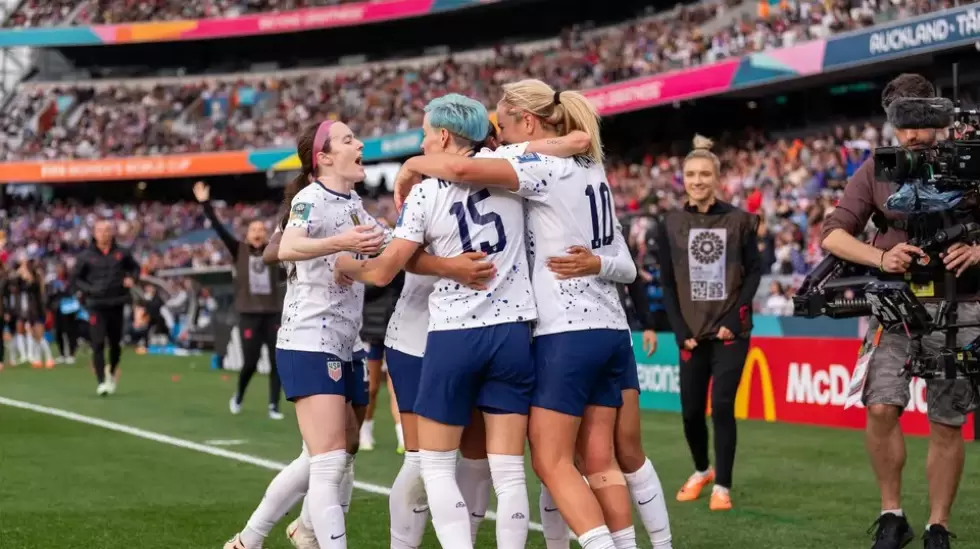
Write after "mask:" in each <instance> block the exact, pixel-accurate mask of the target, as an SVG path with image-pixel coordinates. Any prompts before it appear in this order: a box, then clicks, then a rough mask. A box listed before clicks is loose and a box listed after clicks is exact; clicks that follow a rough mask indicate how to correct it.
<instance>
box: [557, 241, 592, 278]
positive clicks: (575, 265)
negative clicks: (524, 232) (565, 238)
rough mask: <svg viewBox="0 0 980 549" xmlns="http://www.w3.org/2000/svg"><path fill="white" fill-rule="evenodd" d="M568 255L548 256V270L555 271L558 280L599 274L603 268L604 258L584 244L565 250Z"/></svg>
mask: <svg viewBox="0 0 980 549" xmlns="http://www.w3.org/2000/svg"><path fill="white" fill-rule="evenodd" d="M565 251H566V252H568V255H563V256H560V257H549V258H548V262H547V265H548V270H550V271H551V272H553V273H555V277H556V278H557V279H558V280H566V279H569V278H576V277H580V276H589V275H597V274H599V271H600V270H602V259H600V258H599V256H597V255H595V254H593V253H592V252H591V251H590V250H587V249H585V248H584V247H582V246H572V247H571V248H569V249H567V250H565Z"/></svg>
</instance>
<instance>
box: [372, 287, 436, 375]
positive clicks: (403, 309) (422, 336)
mask: <svg viewBox="0 0 980 549" xmlns="http://www.w3.org/2000/svg"><path fill="white" fill-rule="evenodd" d="M438 280H439V277H436V276H422V275H417V274H412V273H405V285H404V286H403V287H402V293H401V295H399V296H398V302H397V303H395V311H394V312H393V313H391V320H390V321H388V329H387V330H385V347H391V348H392V349H394V350H396V351H401V352H403V353H405V354H407V355H412V356H417V357H420V356H423V355H424V354H425V340H426V339H428V337H429V296H430V295H431V294H432V290H433V289H434V288H435V284H436V282H437V281H438Z"/></svg>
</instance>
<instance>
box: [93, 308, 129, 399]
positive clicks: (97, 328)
mask: <svg viewBox="0 0 980 549" xmlns="http://www.w3.org/2000/svg"><path fill="white" fill-rule="evenodd" d="M89 334H90V336H91V344H92V362H93V366H94V367H95V377H96V378H98V380H99V383H102V382H104V381H105V346H106V340H108V341H109V369H110V374H112V375H115V373H116V368H118V367H119V359H120V358H121V357H122V336H123V308H122V306H121V305H120V306H118V307H100V308H92V309H89Z"/></svg>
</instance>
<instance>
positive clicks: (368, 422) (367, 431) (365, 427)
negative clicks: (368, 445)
mask: <svg viewBox="0 0 980 549" xmlns="http://www.w3.org/2000/svg"><path fill="white" fill-rule="evenodd" d="M361 436H362V437H363V436H368V437H370V436H374V420H373V419H365V420H364V423H362V424H361Z"/></svg>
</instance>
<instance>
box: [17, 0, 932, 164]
mask: <svg viewBox="0 0 980 549" xmlns="http://www.w3.org/2000/svg"><path fill="white" fill-rule="evenodd" d="M111 4H112V5H113V6H115V5H117V4H119V5H129V2H112V3H111ZM164 4H168V3H166V2H164ZM27 5H28V6H29V5H31V3H30V2H28V3H27ZM37 5H38V6H42V5H43V6H48V7H44V8H38V10H39V12H38V13H40V12H44V13H48V12H50V11H52V10H53V11H55V12H58V13H60V12H63V11H70V10H71V9H72V8H71V5H72V3H71V2H63V3H62V7H61V8H58V9H55V8H51V7H50V6H49V3H46V2H45V3H38V4H37ZM137 5H138V6H141V5H143V4H137ZM168 5H169V4H168ZM173 5H174V6H179V5H182V4H178V3H173ZM195 5H211V4H210V3H205V4H195ZM221 5H224V4H221ZM249 5H252V4H251V3H249ZM260 5H265V4H260ZM766 5H767V6H768V4H766ZM879 6H880V7H879V8H878V9H879V11H878V12H874V13H872V12H870V11H868V9H853V10H834V11H832V12H825V10H824V8H823V4H822V3H819V2H802V3H800V5H799V9H798V10H795V11H781V10H778V9H775V8H774V9H772V10H770V9H768V8H767V9H766V10H764V12H763V13H760V14H759V16H758V17H757V18H755V19H742V20H735V21H729V19H725V17H726V15H724V13H725V11H726V10H721V12H719V11H718V6H717V5H709V7H708V8H700V9H686V10H681V12H680V13H681V15H680V18H679V19H677V20H674V19H664V18H658V17H645V18H643V19H639V20H631V21H627V22H623V23H621V24H619V25H614V26H611V27H607V28H602V29H598V30H594V31H588V32H582V31H578V30H569V31H568V32H566V33H564V34H563V35H562V37H561V38H560V39H556V40H551V41H547V42H546V43H543V44H536V45H526V46H516V47H507V48H502V49H500V50H499V51H480V52H464V53H460V54H455V55H454V56H453V57H452V58H445V57H435V58H425V59H413V60H407V61H399V62H392V63H380V64H371V65H361V66H345V67H342V68H324V69H322V70H320V71H310V70H303V71H295V72H289V71H285V72H280V73H277V74H275V75H272V74H268V75H263V74H232V75H226V76H224V77H219V78H216V79H211V80H209V81H207V82H202V81H201V79H200V78H195V77H182V78H170V79H158V80H128V81H104V80H100V81H92V82H90V83H78V84H74V85H72V86H65V85H60V84H59V86H58V87H53V85H41V84H36V85H35V84H24V85H23V86H22V87H21V90H20V92H19V94H18V97H17V98H16V99H15V100H14V102H13V103H14V105H15V114H16V118H14V119H12V122H11V123H8V124H6V127H5V128H4V133H3V135H0V161H12V160H22V159H44V158H54V157H58V158H63V159H71V158H99V157H115V156H130V155H139V154H162V153H182V152H198V151H215V150H240V149H243V148H246V147H266V146H283V145H287V146H288V145H290V144H291V143H292V142H293V139H294V136H295V135H296V134H297V133H298V132H299V131H300V129H301V128H302V127H303V126H304V125H305V124H307V123H308V122H309V121H310V120H319V119H322V118H324V117H339V118H342V119H344V120H345V121H347V122H348V123H349V124H350V125H351V126H352V128H353V129H354V131H355V132H356V133H357V134H358V135H360V136H362V137H379V136H381V135H385V134H389V133H393V132H398V131H403V130H407V129H410V128H416V127H419V126H420V125H421V119H422V106H423V105H424V104H425V103H426V102H427V101H428V100H430V99H431V98H433V97H437V96H439V95H443V94H445V93H449V92H464V93H467V94H469V95H472V96H476V97H478V98H479V99H481V100H483V101H484V102H486V103H488V104H491V103H492V102H493V101H494V100H495V98H496V97H499V85H500V84H501V83H503V82H507V81H511V80H515V79H519V78H525V77H533V78H540V79H542V80H545V81H547V82H549V83H551V84H552V85H553V86H555V87H557V88H560V89H588V88H592V87H596V86H601V85H605V84H609V83H613V82H617V81H622V80H626V79H629V78H634V77H638V76H644V75H650V74H656V73H661V72H664V71H668V70H672V69H678V68H684V67H691V66H695V65H699V64H703V63H711V62H714V61H717V60H720V59H724V58H727V57H731V56H736V55H741V54H743V53H746V52H752V51H759V50H763V49H767V48H774V47H780V46H783V45H791V44H794V43H796V42H799V41H803V40H808V39H811V38H817V37H823V36H827V35H829V34H831V33H835V32H842V31H846V30H850V29H853V28H857V27H862V26H866V25H868V24H872V23H874V21H875V20H876V17H877V18H884V19H891V18H894V17H896V16H907V15H910V14H913V13H918V12H919V11H922V10H930V9H936V8H941V7H942V6H943V4H942V3H940V2H932V1H930V2H914V3H908V4H905V3H898V4H896V3H894V2H886V3H882V4H880V5H879ZM134 9H135V10H136V11H137V12H140V13H143V12H144V11H145V12H146V14H145V15H146V17H147V18H150V17H153V16H154V13H156V12H154V11H153V10H149V11H147V10H141V9H138V8H134ZM228 9H231V8H230V7H229V8H228ZM163 11H166V10H163ZM127 13H128V12H127ZM35 16H36V14H35V15H31V17H35ZM50 17H54V16H53V15H50ZM706 23H711V24H713V25H716V26H717V25H718V24H719V23H725V24H723V25H721V26H720V30H717V31H716V32H714V33H711V34H706V33H704V32H703V31H702V29H703V28H706V27H704V25H705V24H706ZM310 90H314V93H310Z"/></svg>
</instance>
